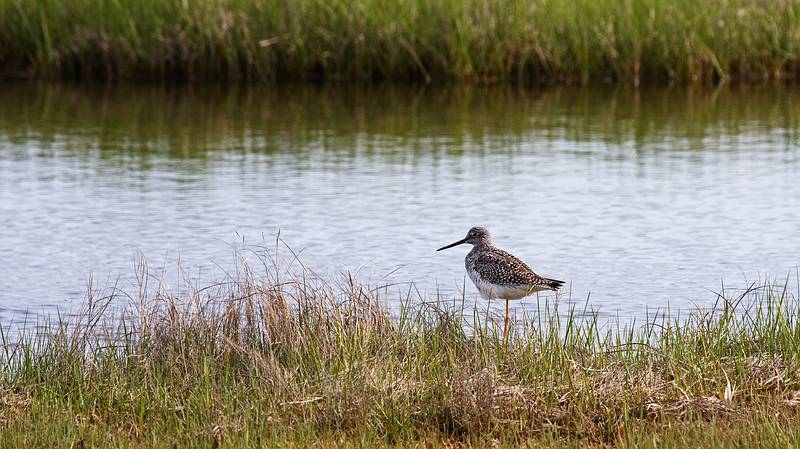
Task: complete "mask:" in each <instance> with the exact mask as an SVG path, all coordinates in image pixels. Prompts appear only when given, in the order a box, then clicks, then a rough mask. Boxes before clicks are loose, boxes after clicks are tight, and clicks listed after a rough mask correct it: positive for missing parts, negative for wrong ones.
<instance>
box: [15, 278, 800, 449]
mask: <svg viewBox="0 0 800 449" xmlns="http://www.w3.org/2000/svg"><path fill="white" fill-rule="evenodd" d="M264 266H267V265H264ZM269 273H274V271H272V270H267V274H261V275H255V274H253V272H252V271H251V270H248V269H243V270H241V271H240V274H238V275H236V277H235V278H232V279H227V280H225V282H222V283H220V284H216V285H213V286H209V287H206V288H203V289H195V290H194V291H186V292H185V293H184V294H181V295H179V296H178V295H174V294H172V293H170V291H168V290H167V289H166V288H164V287H163V286H161V285H158V286H153V284H154V282H153V281H152V280H151V279H150V278H149V277H148V276H147V275H145V274H144V271H142V275H141V277H140V279H141V280H142V282H141V288H140V289H139V292H138V293H137V294H136V295H133V296H127V295H124V294H122V293H120V292H117V291H111V295H109V296H104V297H101V296H99V295H97V294H93V293H90V295H89V299H88V302H87V306H86V308H85V309H84V311H83V313H81V314H80V315H78V317H73V318H71V319H70V320H63V321H60V322H58V323H50V328H51V329H53V331H51V334H50V336H46V335H45V332H44V331H42V330H41V328H39V330H38V331H36V330H35V329H34V330H31V331H29V332H27V333H25V334H24V335H23V337H22V339H21V340H19V342H18V343H16V344H12V340H13V339H12V338H11V335H10V334H9V331H8V330H6V331H5V332H4V338H5V339H6V344H5V345H4V352H3V353H2V360H3V366H4V369H3V372H2V373H3V379H2V401H0V422H2V426H0V446H2V447H4V448H11V447H103V448H105V447H125V448H128V447H130V448H140V447H164V448H171V447H209V448H212V447H264V446H274V447H287V446H290V447H291V446H294V447H301V446H310V445H314V446H317V447H325V446H333V445H342V446H347V447H390V446H393V447H403V446H409V447H410V446H416V447H419V446H418V445H419V443H418V442H419V441H422V442H425V445H428V446H431V447H449V448H452V447H461V446H475V447H488V446H494V447H497V446H509V447H510V446H513V445H517V444H522V445H527V446H529V447H560V445H563V444H570V445H574V446H587V447H589V446H592V447H611V446H637V447H638V446H643V447H647V446H653V445H666V446H670V445H672V446H675V447H687V446H691V447H699V446H720V445H721V446H728V445H729V446H735V445H740V446H741V445H744V446H747V447H772V446H780V447H789V446H796V445H797V444H798V443H800V433H799V432H798V430H797V429H798V426H797V419H798V413H797V407H798V404H800V383H799V382H800V379H798V374H799V371H798V368H800V366H799V365H798V360H797V351H798V345H800V325H798V321H797V310H798V309H797V303H796V299H795V298H794V297H793V296H792V297H790V296H789V295H788V294H787V291H786V289H785V288H783V287H771V286H763V287H761V288H754V289H751V290H749V291H748V292H745V293H742V294H739V295H733V296H731V297H730V298H728V299H724V298H720V299H719V301H718V303H717V306H716V307H715V310H713V311H708V312H706V313H703V314H696V315H695V316H694V317H693V318H691V319H688V320H685V321H682V320H680V321H676V320H670V319H666V318H654V319H652V320H651V321H650V322H649V323H642V325H641V326H640V325H638V324H637V325H634V324H633V323H632V324H630V325H629V326H615V325H611V326H604V325H601V324H600V323H599V322H598V320H597V319H595V317H593V316H592V315H591V314H590V315H589V316H588V317H586V318H579V315H578V314H575V313H567V314H566V315H564V314H561V315H558V314H553V313H548V312H546V311H543V312H542V314H541V315H539V316H531V317H529V318H528V319H527V320H520V321H519V323H518V324H519V327H518V328H517V329H516V331H515V332H513V333H512V335H511V338H510V341H509V342H508V343H504V342H502V341H500V339H499V337H498V334H499V333H501V332H502V329H498V328H496V327H495V326H494V324H492V323H493V320H491V319H487V317H486V316H482V315H481V313H480V312H476V314H475V315H470V314H465V313H464V312H460V310H463V309H462V308H460V307H457V306H458V302H456V304H455V306H456V307H453V305H454V304H451V303H446V302H437V303H436V304H429V305H416V306H414V307H411V306H408V307H404V308H402V311H399V312H393V313H392V314H390V313H388V312H387V310H386V309H385V308H384V307H383V306H381V298H379V297H378V293H376V290H371V289H369V288H366V287H364V286H360V285H358V284H357V283H356V282H354V281H353V280H351V279H349V278H346V279H343V280H342V281H341V282H337V283H327V282H324V281H312V280H308V279H309V278H308V277H307V278H306V279H305V280H301V279H302V278H301V277H296V278H291V279H279V278H278V277H277V276H274V275H270V274H269ZM148 282H149V283H150V284H151V285H150V286H149V287H148V285H147V284H148ZM148 290H152V291H148ZM377 291H380V290H377ZM413 302H414V303H416V304H419V301H413ZM121 303H124V304H130V305H129V306H127V307H125V308H124V311H122V310H119V309H117V310H115V311H113V312H112V311H111V308H113V307H115V305H118V304H121ZM448 304H449V306H448ZM543 305H544V304H543ZM551 305H552V304H551ZM543 309H544V307H543ZM549 310H552V308H551V309H549ZM562 312H563V309H562ZM390 315H391V316H390ZM559 316H561V318H559ZM120 317H124V319H120ZM67 321H71V324H66V323H67ZM40 324H41V323H40Z"/></svg>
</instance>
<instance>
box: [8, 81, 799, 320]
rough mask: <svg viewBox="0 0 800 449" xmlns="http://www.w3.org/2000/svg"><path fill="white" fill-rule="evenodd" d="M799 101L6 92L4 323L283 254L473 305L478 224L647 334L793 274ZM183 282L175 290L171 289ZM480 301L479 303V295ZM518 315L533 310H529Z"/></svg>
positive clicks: (303, 90) (498, 92) (397, 91)
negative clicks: (456, 244) (154, 271)
mask: <svg viewBox="0 0 800 449" xmlns="http://www.w3.org/2000/svg"><path fill="white" fill-rule="evenodd" d="M798 145H800V90H792V89H788V88H778V87H763V88H751V89H749V90H739V89H736V88H723V89H720V90H717V91H711V90H687V89H686V88H672V89H661V90H658V89H652V90H650V89H643V90H625V89H617V90H615V89H611V88H607V89H575V88H572V89H568V88H565V89H551V90H541V91H535V90H520V89H515V88H514V89H512V88H475V89H455V90H453V89H451V90H447V89H432V88H428V89H411V88H393V89H387V88H372V89H352V88H341V87H327V88H319V87H286V88H281V89H277V90H276V89H267V88H263V89H260V88H259V89H228V90H226V89H219V88H197V87H195V88H189V89H174V88H151V87H115V88H112V89H106V90H103V89H88V88H81V87H69V86H51V87H42V86H30V85H5V86H3V87H0V320H2V321H7V320H9V319H11V320H13V319H15V317H21V316H22V314H24V313H25V312H26V311H36V312H40V311H47V310H54V308H63V307H64V306H65V304H69V303H70V302H74V301H75V300H76V299H80V298H81V297H82V295H83V294H84V291H85V288H86V283H87V280H88V279H89V277H90V276H92V277H93V278H94V280H95V282H96V283H100V284H103V283H105V282H107V281H111V282H113V281H116V280H119V283H120V286H121V287H123V288H126V289H133V283H132V278H133V276H132V275H133V265H134V263H133V260H134V258H135V256H136V254H137V252H141V253H142V254H144V256H145V257H146V258H147V259H148V260H150V262H151V264H152V265H153V266H156V267H158V266H166V267H170V266H173V267H174V266H176V265H177V263H178V261H180V265H181V266H182V267H183V268H184V269H186V270H187V271H189V272H190V273H192V276H193V278H195V279H200V281H199V282H200V283H202V282H203V281H205V282H211V281H214V280H216V279H217V278H218V277H219V276H221V273H222V272H223V270H224V269H226V267H230V266H231V265H232V263H233V261H234V259H235V258H234V256H233V249H232V247H234V246H236V245H241V242H242V240H244V241H245V244H250V243H252V244H259V243H261V242H262V241H267V242H272V241H273V239H274V236H275V234H276V233H277V232H278V230H280V235H281V237H282V238H283V239H284V240H285V241H286V242H287V243H288V244H290V245H291V246H292V247H293V248H294V250H295V251H301V250H302V255H301V257H302V259H303V262H304V263H305V264H306V265H307V266H309V267H313V268H314V269H315V270H316V271H318V272H321V273H337V272H339V271H346V270H350V271H358V272H359V274H360V276H361V277H362V278H364V279H368V280H371V281H373V282H381V283H386V282H396V283H400V284H401V285H400V286H399V287H398V288H407V284H403V283H407V282H408V281H414V282H415V283H416V285H417V288H418V289H419V290H420V292H421V294H423V295H427V294H433V293H434V292H435V291H436V290H437V289H438V290H439V291H441V292H442V293H444V294H446V295H458V294H459V293H458V291H459V289H460V288H461V286H462V285H463V284H464V269H463V256H464V254H465V253H466V251H467V248H466V247H460V248H454V249H452V250H449V251H447V252H441V253H436V252H434V250H435V248H437V247H439V246H441V245H444V244H446V243H450V242H452V241H455V240H457V239H460V238H461V237H462V236H463V234H464V233H465V231H466V230H467V229H468V228H469V227H470V226H473V225H479V224H480V225H484V226H487V227H489V229H491V230H492V232H493V234H494V239H495V243H496V244H497V245H498V246H500V247H501V248H504V249H507V250H510V251H512V252H514V253H515V254H517V255H518V256H520V257H521V258H523V259H524V260H525V261H527V262H529V264H531V265H532V266H533V268H534V269H535V270H537V271H538V272H540V273H541V274H544V275H547V276H551V277H556V278H559V279H565V280H567V281H568V282H569V287H570V291H571V296H572V298H574V299H575V300H580V301H583V300H584V299H585V298H586V297H587V295H588V294H589V293H590V292H591V300H590V302H591V304H592V305H593V306H594V307H595V308H599V309H600V310H601V311H602V312H603V313H606V314H610V315H611V314H613V315H620V316H630V315H640V314H642V313H643V312H644V310H645V309H646V308H649V309H650V310H653V309H655V308H658V307H663V306H664V305H666V304H667V303H669V304H670V305H671V307H672V308H673V309H680V308H690V307H692V306H693V305H694V304H701V305H702V304H704V303H708V302H710V301H713V299H714V295H713V294H712V293H711V291H712V290H718V289H719V286H720V284H721V283H722V282H724V283H725V284H726V285H728V286H735V287H744V286H746V284H747V283H748V282H749V281H753V280H757V279H759V277H761V278H763V277H765V276H768V277H770V278H779V279H785V278H786V277H787V276H792V278H794V276H795V275H794V274H793V273H795V271H796V268H797V266H798V263H799V262H800V238H798V229H800V176H798V174H799V173H800V170H798V169H800V147H799V146H798ZM176 277H177V276H176ZM466 294H467V296H468V297H469V298H473V297H474V296H475V295H476V291H475V290H474V288H473V287H472V285H471V284H469V282H467V290H466ZM518 307H524V306H522V305H518Z"/></svg>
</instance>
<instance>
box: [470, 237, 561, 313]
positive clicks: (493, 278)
mask: <svg viewBox="0 0 800 449" xmlns="http://www.w3.org/2000/svg"><path fill="white" fill-rule="evenodd" d="M464 266H465V267H466V269H467V274H468V275H469V278H470V279H472V282H473V283H474V284H475V286H476V287H477V288H478V290H479V291H480V292H481V295H482V296H483V297H485V298H487V299H488V298H499V299H520V298H524V297H525V296H528V295H530V294H532V293H535V292H538V291H542V290H553V291H556V290H558V288H559V287H561V286H562V285H563V284H564V282H562V281H558V280H555V279H548V278H545V277H542V276H539V275H538V274H536V273H534V272H533V270H531V268H530V267H529V266H528V265H526V264H525V262H523V261H521V260H519V259H518V258H516V257H515V256H514V255H512V254H510V253H508V252H506V251H503V250H502V249H499V248H495V247H494V246H492V245H491V244H484V245H475V247H473V248H472V251H470V252H469V253H468V254H467V257H466V258H465V259H464Z"/></svg>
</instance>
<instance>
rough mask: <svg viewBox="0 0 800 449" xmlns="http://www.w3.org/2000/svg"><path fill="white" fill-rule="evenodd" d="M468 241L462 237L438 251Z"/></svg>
mask: <svg viewBox="0 0 800 449" xmlns="http://www.w3.org/2000/svg"><path fill="white" fill-rule="evenodd" d="M466 241H467V239H461V240H459V241H457V242H455V243H451V244H449V245H447V246H443V247H441V248H439V249H437V250H436V251H441V250H443V249H447V248H452V247H454V246H458V245H460V244H462V243H464V242H466Z"/></svg>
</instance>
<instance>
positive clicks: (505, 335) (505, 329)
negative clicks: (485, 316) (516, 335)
mask: <svg viewBox="0 0 800 449" xmlns="http://www.w3.org/2000/svg"><path fill="white" fill-rule="evenodd" d="M509 321H511V316H510V314H509V313H508V300H507V299H506V320H505V323H504V326H503V341H504V342H505V341H508V322H509Z"/></svg>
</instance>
